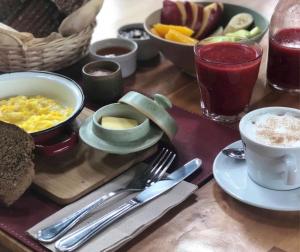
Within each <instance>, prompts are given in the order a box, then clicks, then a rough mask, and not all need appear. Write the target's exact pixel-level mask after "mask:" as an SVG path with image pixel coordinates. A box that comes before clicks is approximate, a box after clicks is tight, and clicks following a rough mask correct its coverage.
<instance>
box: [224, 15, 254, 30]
mask: <svg viewBox="0 0 300 252" xmlns="http://www.w3.org/2000/svg"><path fill="white" fill-rule="evenodd" d="M253 20H254V19H253V17H252V15H251V14H249V13H239V14H237V15H235V16H233V17H232V18H231V19H230V21H229V23H228V24H227V26H226V27H225V29H224V34H226V33H229V32H235V31H238V30H241V29H247V28H248V27H249V26H250V25H251V24H252V23H253Z"/></svg>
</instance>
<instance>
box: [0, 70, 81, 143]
mask: <svg viewBox="0 0 300 252" xmlns="http://www.w3.org/2000/svg"><path fill="white" fill-rule="evenodd" d="M0 90H1V92H0V100H2V99H6V98H9V97H12V96H18V95H25V96H35V95H42V96H45V97H47V98H51V99H53V100H55V101H57V102H58V103H59V104H61V105H63V106H67V107H71V108H72V109H73V113H72V114H71V115H70V116H69V117H68V118H67V119H66V120H65V121H63V122H61V123H59V124H57V125H55V126H53V127H51V128H49V129H45V130H42V131H39V132H34V133H32V135H33V137H35V138H38V137H41V138H44V137H43V136H45V135H47V133H50V132H53V131H55V130H56V129H59V128H61V127H63V126H65V125H67V124H69V123H71V122H72V121H73V120H74V119H75V118H76V116H77V115H78V114H79V113H80V112H81V110H82V109H83V105H84V95H83V92H82V90H81V88H80V86H79V85H78V84H77V83H76V82H75V81H73V80H71V79H69V78H68V77H65V76H63V75H60V74H56V73H51V72H39V71H30V72H15V73H7V74H2V75H1V76H0ZM49 135H51V134H49Z"/></svg>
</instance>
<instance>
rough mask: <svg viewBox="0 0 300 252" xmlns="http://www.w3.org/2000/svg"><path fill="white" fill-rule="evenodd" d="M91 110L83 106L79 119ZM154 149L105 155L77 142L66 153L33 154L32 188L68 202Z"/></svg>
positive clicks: (116, 174) (60, 201)
mask: <svg viewBox="0 0 300 252" xmlns="http://www.w3.org/2000/svg"><path fill="white" fill-rule="evenodd" d="M92 113H93V111H91V110H89V109H86V108H85V109H84V110H83V111H82V112H81V114H80V115H79V117H78V119H79V122H82V121H84V120H85V119H86V118H87V117H88V116H90V115H91V114H92ZM156 150H157V146H154V147H152V148H150V149H148V150H145V151H141V152H138V153H132V154H127V155H114V154H108V153H105V152H102V151H99V150H96V149H93V148H91V147H89V146H87V145H86V144H84V143H82V142H79V144H78V145H77V146H76V147H75V148H74V149H72V150H70V151H69V152H67V153H64V154H61V155H58V156H55V157H51V158H49V157H40V156H38V157H36V160H35V161H36V162H35V163H36V176H35V178H34V181H33V184H34V188H35V189H37V190H38V191H39V192H41V193H43V194H44V195H46V196H47V197H49V198H50V199H52V200H54V201H55V202H57V203H58V204H61V205H65V204H68V203H71V202H73V201H75V200H77V199H78V198H80V197H82V196H83V195H85V194H87V193H89V192H91V191H92V190H94V189H96V188H98V187H99V186H101V185H103V184H104V183H106V182H108V181H109V180H111V179H113V178H114V177H116V176H118V175H120V174H121V173H122V172H124V171H125V170H127V169H128V168H129V167H131V166H132V165H133V164H135V163H137V162H140V161H143V160H145V159H146V158H148V157H150V156H151V155H152V154H154V152H155V151H156Z"/></svg>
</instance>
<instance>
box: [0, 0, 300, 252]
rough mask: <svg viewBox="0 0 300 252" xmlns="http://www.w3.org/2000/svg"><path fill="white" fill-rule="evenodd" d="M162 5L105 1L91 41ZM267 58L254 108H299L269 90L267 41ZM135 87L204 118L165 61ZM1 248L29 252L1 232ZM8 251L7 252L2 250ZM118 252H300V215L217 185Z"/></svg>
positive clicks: (264, 6) (270, 2) (189, 84)
mask: <svg viewBox="0 0 300 252" xmlns="http://www.w3.org/2000/svg"><path fill="white" fill-rule="evenodd" d="M226 2H229V3H233V4H234V3H235V4H243V5H245V6H248V7H250V8H253V9H256V10H257V11H259V12H260V13H262V14H263V15H264V16H266V17H267V18H270V16H271V14H272V12H273V9H274V6H275V4H276V2H277V1H275V0H266V1H260V0H252V1H241V0H240V1H239V0H227V1H226ZM161 6H162V0H143V1H140V0H106V1H105V3H104V6H103V9H102V10H101V12H100V14H99V16H98V26H97V28H96V31H95V33H94V36H93V39H92V41H96V40H99V39H102V38H108V37H115V36H116V31H117V29H118V27H120V26H121V25H124V24H127V23H133V22H143V21H144V19H145V17H146V16H147V15H148V14H149V13H150V12H152V11H153V10H156V9H158V8H160V7H161ZM261 44H262V46H263V48H264V52H265V53H264V57H263V62H262V65H261V69H260V74H259V79H258V81H257V84H256V86H255V89H254V92H253V96H252V101H251V107H252V108H256V107H261V106H269V105H282V106H290V107H295V108H300V96H299V95H289V94H279V93H277V92H274V91H272V90H270V89H269V88H267V87H266V84H265V83H266V80H265V73H266V55H267V53H266V52H267V36H265V37H264V39H263V40H262V42H261ZM126 85H129V86H130V87H131V88H134V87H135V86H139V87H140V88H141V87H142V88H143V89H144V90H145V91H146V92H147V93H151V94H154V93H162V94H165V95H167V96H168V97H169V98H170V99H171V100H172V102H173V103H174V104H176V105H177V106H179V107H182V108H184V109H186V110H188V111H190V112H193V113H197V114H200V109H199V100H200V97H199V91H198V87H197V83H196V80H195V79H193V78H191V77H189V76H187V75H186V74H184V73H182V72H180V71H179V70H178V69H177V68H176V67H175V66H174V65H172V64H171V63H170V62H169V61H167V60H164V59H162V61H161V62H160V64H158V65H157V66H155V67H140V68H139V69H138V72H137V73H136V74H135V75H134V76H133V77H130V78H129V79H127V80H126ZM0 243H2V244H4V245H5V246H6V247H8V248H10V250H11V251H14V252H18V251H30V250H28V249H27V248H25V247H24V246H23V245H21V244H20V243H18V242H17V241H15V240H14V239H12V238H11V237H9V236H8V235H6V234H4V233H3V232H1V231H0ZM2 250H4V248H2V249H1V247H0V251H2ZM120 251H132V252H134V251H180V252H181V251H184V252H187V251H201V252H206V251H255V252H256V251H258V252H260V251H262V252H267V251H272V252H280V251H289V252H293V251H295V252H299V251H300V212H293V213H285V212H275V211H268V210H263V209H259V208H255V207H251V206H248V205H245V204H243V203H240V202H238V201H237V200H235V199H233V198H232V197H230V196H228V195H227V194H226V193H224V192H223V191H222V190H221V189H220V187H219V186H218V185H217V184H216V182H215V181H214V180H212V181H210V182H209V183H207V184H206V185H204V186H203V187H201V188H200V189H199V190H198V191H197V192H196V193H195V195H194V196H192V197H190V198H189V199H188V200H187V201H185V202H184V203H183V204H181V205H180V206H178V207H176V208H175V209H173V210H172V211H170V212H169V213H168V214H167V215H166V216H165V217H163V218H162V219H161V220H159V221H158V222H156V223H155V224H154V225H152V226H151V227H150V228H148V229H147V230H146V231H145V232H143V233H142V234H141V235H139V236H138V237H137V238H135V239H134V240H132V241H131V242H130V243H129V244H127V245H126V246H125V247H123V248H122V249H121V250H120Z"/></svg>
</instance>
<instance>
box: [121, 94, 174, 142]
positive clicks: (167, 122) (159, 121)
mask: <svg viewBox="0 0 300 252" xmlns="http://www.w3.org/2000/svg"><path fill="white" fill-rule="evenodd" d="M119 102H121V103H126V104H128V105H130V106H132V107H134V108H135V109H137V110H138V111H140V112H141V113H143V114H144V115H145V116H146V117H148V118H149V119H150V120H151V121H152V122H154V123H155V124H156V125H157V126H158V127H159V128H160V129H161V130H162V131H163V132H165V133H166V135H167V136H168V137H169V138H170V139H172V138H173V137H174V136H175V134H176V132H177V124H176V121H175V120H174V119H173V117H171V115H170V114H169V113H168V112H167V110H166V109H169V108H171V107H172V103H171V101H170V100H169V99H168V98H167V97H165V96H163V95H161V94H155V95H154V97H153V99H151V98H149V97H147V96H145V95H142V94H140V93H138V92H134V91H130V92H128V93H127V94H125V95H124V96H123V97H122V98H121V99H120V100H119Z"/></svg>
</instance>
